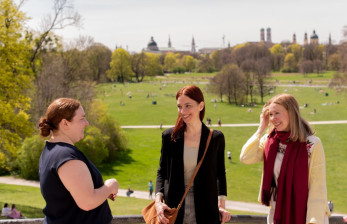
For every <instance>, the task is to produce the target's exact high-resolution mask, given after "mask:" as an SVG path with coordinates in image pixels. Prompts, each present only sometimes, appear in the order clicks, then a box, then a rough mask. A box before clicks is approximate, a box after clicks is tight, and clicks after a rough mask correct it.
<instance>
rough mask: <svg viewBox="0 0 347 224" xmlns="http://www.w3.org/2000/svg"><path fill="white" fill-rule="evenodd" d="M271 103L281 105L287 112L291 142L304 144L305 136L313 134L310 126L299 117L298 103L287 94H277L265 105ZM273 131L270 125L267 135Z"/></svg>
mask: <svg viewBox="0 0 347 224" xmlns="http://www.w3.org/2000/svg"><path fill="white" fill-rule="evenodd" d="M271 103H275V104H278V105H281V106H283V107H284V108H285V109H286V110H287V111H288V115H289V129H290V136H289V138H290V139H291V140H292V141H294V142H296V141H299V142H306V138H307V136H310V135H313V134H314V131H313V130H312V128H311V126H310V124H309V123H308V122H307V121H306V120H305V119H304V118H303V117H301V115H300V109H299V103H298V101H296V99H295V98H294V97H293V96H292V95H290V94H287V93H283V94H278V95H276V96H274V97H272V98H271V99H270V100H269V101H268V102H267V105H270V104H271ZM273 130H274V126H273V125H272V124H271V123H270V126H269V134H270V133H271V132H272V131H273Z"/></svg>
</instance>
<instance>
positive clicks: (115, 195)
mask: <svg viewBox="0 0 347 224" xmlns="http://www.w3.org/2000/svg"><path fill="white" fill-rule="evenodd" d="M116 197H117V194H110V195H109V196H108V198H109V199H111V200H112V201H114V200H116Z"/></svg>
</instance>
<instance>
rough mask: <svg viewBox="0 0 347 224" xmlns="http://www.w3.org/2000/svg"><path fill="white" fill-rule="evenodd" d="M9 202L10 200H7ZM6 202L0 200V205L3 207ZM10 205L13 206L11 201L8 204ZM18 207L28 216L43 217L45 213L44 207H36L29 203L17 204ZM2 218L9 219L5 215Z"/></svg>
mask: <svg viewBox="0 0 347 224" xmlns="http://www.w3.org/2000/svg"><path fill="white" fill-rule="evenodd" d="M6 203H9V202H6ZM4 204H5V202H3V201H0V206H1V208H3V207H4ZM8 206H9V207H11V206H12V204H11V203H9V205H8ZM16 209H17V210H18V211H20V212H21V213H22V214H23V215H24V216H25V217H27V218H43V217H44V216H45V215H44V214H43V212H42V208H36V207H32V206H27V205H21V204H16ZM1 219H7V218H5V217H1Z"/></svg>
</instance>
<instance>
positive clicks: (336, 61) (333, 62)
mask: <svg viewBox="0 0 347 224" xmlns="http://www.w3.org/2000/svg"><path fill="white" fill-rule="evenodd" d="M339 57H340V55H339V54H337V53H335V54H332V55H330V57H329V59H328V66H329V69H330V70H333V71H338V70H339V68H340V58H339Z"/></svg>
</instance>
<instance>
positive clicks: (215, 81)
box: [208, 72, 226, 102]
mask: <svg viewBox="0 0 347 224" xmlns="http://www.w3.org/2000/svg"><path fill="white" fill-rule="evenodd" d="M225 78H226V76H225V75H223V74H222V73H221V72H219V73H218V74H217V75H215V76H214V77H213V78H212V79H211V81H210V83H209V85H208V89H209V91H211V92H212V93H215V94H217V95H219V98H220V101H221V102H223V94H224V91H225V90H224V86H225Z"/></svg>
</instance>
